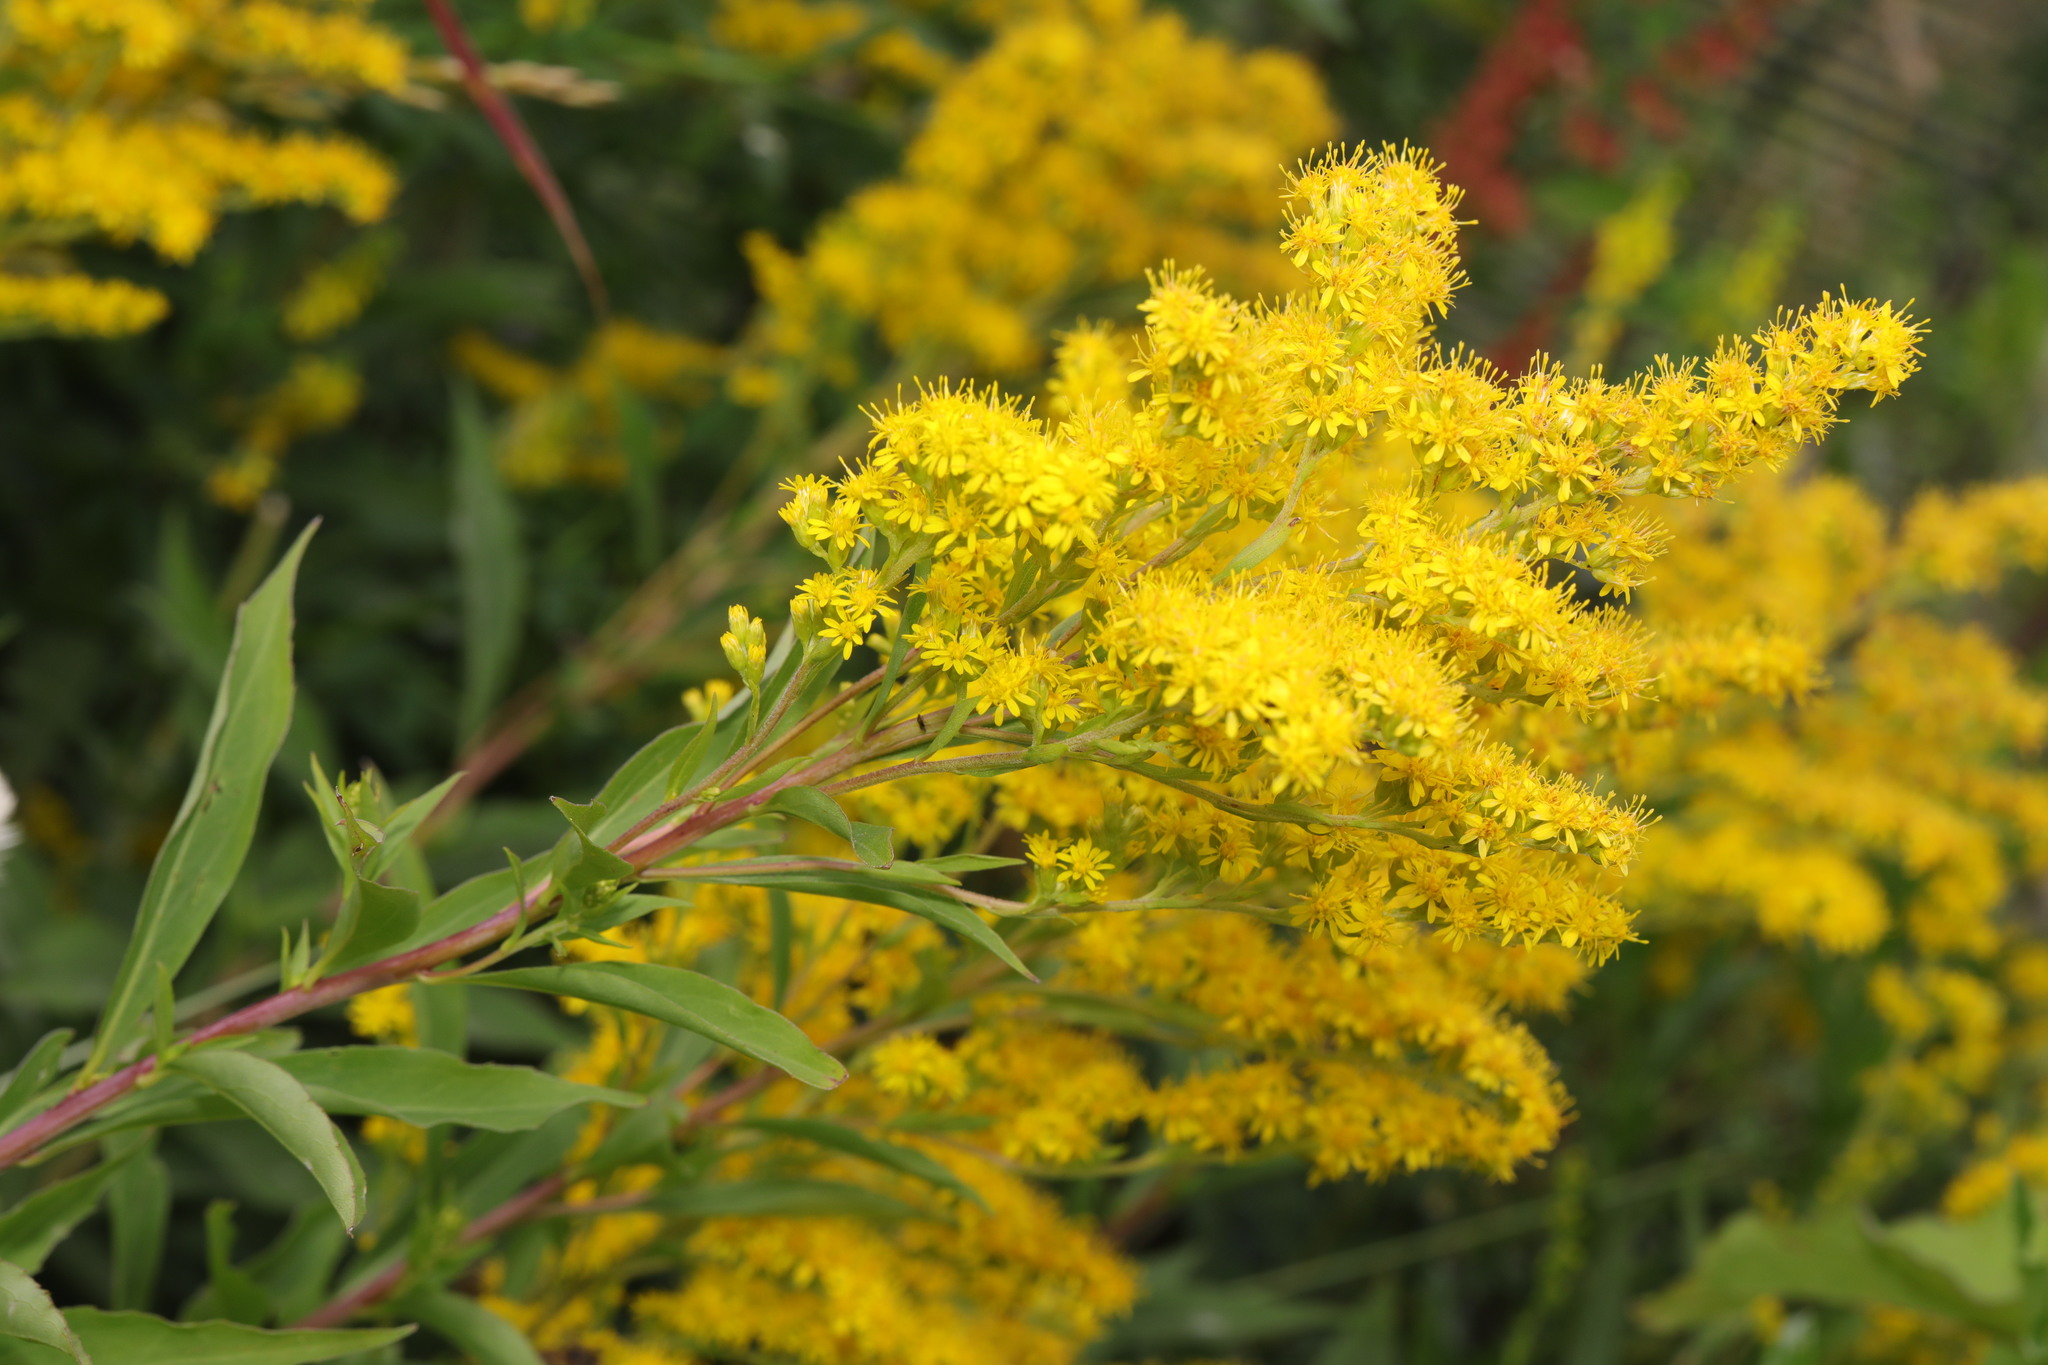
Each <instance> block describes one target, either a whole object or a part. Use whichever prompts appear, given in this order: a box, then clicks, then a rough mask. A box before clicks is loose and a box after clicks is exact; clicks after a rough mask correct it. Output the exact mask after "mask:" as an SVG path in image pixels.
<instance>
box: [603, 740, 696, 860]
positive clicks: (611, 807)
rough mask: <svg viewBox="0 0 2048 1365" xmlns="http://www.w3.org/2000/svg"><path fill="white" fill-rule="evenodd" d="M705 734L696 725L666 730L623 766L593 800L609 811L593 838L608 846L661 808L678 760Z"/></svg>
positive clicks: (642, 747)
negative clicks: (672, 769)
mask: <svg viewBox="0 0 2048 1365" xmlns="http://www.w3.org/2000/svg"><path fill="white" fill-rule="evenodd" d="M703 730H704V727H703V726H701V725H696V724H691V725H677V726H674V727H672V728H670V729H667V730H663V731H662V732H661V733H660V734H658V735H656V736H655V737H654V738H653V739H650V740H648V741H647V743H645V744H643V745H641V746H640V748H639V750H638V751H637V752H635V753H634V755H633V756H632V757H631V758H629V759H627V760H626V761H625V762H624V763H622V764H620V765H619V770H618V771H617V772H615V773H613V774H612V775H611V777H610V779H609V780H608V781H606V783H605V784H604V787H603V789H602V790H601V791H599V792H598V794H597V795H596V797H594V798H593V799H592V802H593V804H595V805H601V806H603V807H604V808H605V817H604V819H602V820H600V821H598V822H597V824H596V825H595V826H594V827H592V829H591V830H590V837H591V838H592V839H595V840H596V841H597V842H598V843H600V844H608V843H610V842H611V841H612V840H614V839H616V838H618V837H619V836H620V835H621V834H624V833H625V832H626V831H627V830H629V829H631V828H632V827H633V826H634V825H635V824H636V823H638V822H639V821H640V819H641V818H642V817H644V816H645V815H646V814H647V813H648V812H649V811H651V810H653V809H654V808H655V807H656V806H658V805H660V804H661V803H662V801H663V800H664V799H665V794H664V788H665V787H666V785H667V782H668V773H669V769H670V768H672V767H674V766H675V764H676V760H677V758H678V757H680V756H681V755H682V754H684V753H685V752H687V751H688V750H689V748H690V746H691V745H692V744H693V743H694V742H695V741H696V740H697V739H698V737H699V736H700V735H702V733H703Z"/></svg>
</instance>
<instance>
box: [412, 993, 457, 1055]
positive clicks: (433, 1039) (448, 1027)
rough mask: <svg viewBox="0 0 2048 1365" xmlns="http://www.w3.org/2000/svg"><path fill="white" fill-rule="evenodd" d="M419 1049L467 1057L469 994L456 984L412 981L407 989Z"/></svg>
mask: <svg viewBox="0 0 2048 1365" xmlns="http://www.w3.org/2000/svg"><path fill="white" fill-rule="evenodd" d="M406 993H407V994H408V995H409V996H410V997H411V999H412V1012H413V1017H414V1019H416V1020H417V1021H418V1022H419V1034H420V1046H421V1047H424V1048H432V1049H433V1050H435V1051H437V1052H445V1053H447V1054H449V1055H450V1056H452V1057H467V1056H468V1055H469V993H468V992H467V991H466V990H464V989H463V986H462V983H461V982H460V981H441V982H426V981H415V982H413V983H412V985H411V986H409V987H407V989H406Z"/></svg>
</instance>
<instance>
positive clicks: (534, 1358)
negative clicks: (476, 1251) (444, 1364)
mask: <svg viewBox="0 0 2048 1365" xmlns="http://www.w3.org/2000/svg"><path fill="white" fill-rule="evenodd" d="M398 1311H399V1312H401V1313H403V1314H405V1315H406V1316H407V1317H412V1318H418V1319H419V1321H420V1325H421V1326H423V1327H425V1328H426V1329H427V1330H428V1331H430V1332H433V1333H434V1334H435V1335H437V1336H440V1337H442V1338H444V1339H446V1340H447V1342H448V1344H449V1345H451V1346H454V1347H456V1348H457V1349H458V1350H460V1351H461V1352H462V1353H463V1354H464V1355H466V1356H468V1357H469V1358H470V1359H471V1360H474V1361H476V1362H477V1365H546V1362H545V1361H543V1360H542V1359H541V1356H540V1352H538V1351H536V1350H534V1349H533V1343H531V1342H529V1341H528V1340H527V1339H526V1335H525V1334H524V1333H523V1332H521V1331H520V1330H519V1329H518V1328H517V1327H514V1326H513V1325H512V1324H511V1323H509V1322H507V1321H506V1320H505V1319H503V1318H501V1317H499V1316H498V1315H497V1314H496V1313H493V1312H492V1311H491V1310H490V1309H488V1308H486V1307H484V1306H483V1305H482V1304H480V1303H478V1302H477V1301H476V1300H475V1299H466V1298H463V1297H462V1296H461V1295H460V1294H450V1293H449V1292H448V1291H446V1290H445V1289H423V1290H420V1291H418V1292H417V1293H413V1294H408V1295H407V1296H406V1297H405V1298H403V1299H401V1300H399V1302H398Z"/></svg>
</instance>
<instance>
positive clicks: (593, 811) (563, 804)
mask: <svg viewBox="0 0 2048 1365" xmlns="http://www.w3.org/2000/svg"><path fill="white" fill-rule="evenodd" d="M548 804H549V805H551V806H553V807H554V808H555V809H556V810H558V811H560V812H562V818H563V819H565V820H567V821H568V822H569V823H570V824H572V825H574V826H575V827H576V828H577V829H578V830H580V831H581V832H582V833H583V834H585V835H586V836H587V835H588V834H589V833H590V832H591V831H592V830H594V829H596V828H597V825H598V822H599V821H601V820H603V819H604V815H605V809H604V802H602V801H592V802H591V803H590V804H589V805H587V806H579V805H577V804H576V803H575V802H574V801H564V800H563V799H562V798H561V797H559V796H550V797H549V798H548Z"/></svg>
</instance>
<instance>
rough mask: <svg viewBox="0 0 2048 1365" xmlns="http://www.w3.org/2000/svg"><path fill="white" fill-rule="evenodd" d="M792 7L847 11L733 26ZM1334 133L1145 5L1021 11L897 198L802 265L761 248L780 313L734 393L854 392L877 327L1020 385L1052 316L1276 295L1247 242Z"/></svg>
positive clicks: (756, 255)
mask: <svg viewBox="0 0 2048 1365" xmlns="http://www.w3.org/2000/svg"><path fill="white" fill-rule="evenodd" d="M785 8H787V9H792V10H795V9H801V10H803V11H804V12H805V13H807V14H809V15H811V16H812V20H813V21H814V22H816V23H820V24H822V23H823V22H824V16H828V15H829V14H837V13H838V12H839V7H819V6H779V5H778V6H767V5H762V6H756V5H752V4H748V5H741V6H738V7H737V13H739V14H744V15H747V16H749V17H748V18H747V19H746V20H745V22H746V24H748V25H754V24H756V23H757V22H758V23H762V24H765V23H766V22H767V20H768V18H769V16H770V14H771V12H779V11H780V10H782V9H785ZM846 8H847V9H848V10H851V7H846ZM731 12H732V11H728V13H731ZM739 22H740V21H739V20H738V19H734V20H733V21H732V23H733V24H735V25H737V24H738V23H739ZM849 22H850V21H849ZM796 31H797V30H796V29H795V28H794V27H790V28H786V29H778V32H788V33H794V32H796ZM834 32H837V30H836V29H835V30H834ZM849 32H851V30H849ZM807 41H808V39H807ZM877 41H880V40H879V39H878V40H877ZM1333 126H1334V123H1333V119H1332V117H1331V115H1330V112H1329V110H1328V108H1327V107H1326V105H1325V104H1324V101H1323V99H1322V94H1321V88H1320V84H1319V82H1318V81H1317V80H1316V79H1315V77H1314V75H1313V73H1312V72H1311V71H1310V70H1309V68H1308V67H1307V66H1306V65H1304V64H1303V63H1302V62H1301V61H1300V60H1299V59H1298V58H1296V57H1293V56H1291V55H1287V54H1282V53H1279V52H1255V53H1250V54H1244V53H1239V52H1235V51H1233V50H1232V49H1231V48H1229V47H1228V46H1227V45H1225V44H1224V43H1221V42H1219V41H1216V40H1214V39H1206V38H1198V37H1195V36H1193V35H1192V34H1190V33H1189V32H1188V29H1187V25H1186V23H1185V22H1184V21H1183V20H1182V19H1181V18H1180V17H1179V16H1178V15H1175V14H1173V13H1170V12H1148V11H1146V10H1145V9H1143V8H1142V7H1141V5H1140V4H1139V3H1138V0H1086V2H1085V3H1075V4H1072V5H1057V4H1055V5H1045V6H1021V7H1019V10H1018V13H1017V14H1016V15H1015V16H1014V17H1012V18H1010V19H1008V21H1007V22H1004V23H1003V25H1002V26H1001V27H1000V28H998V29H997V30H996V33H995V36H994V39H993V41H992V43H991V44H990V46H989V47H988V49H987V50H986V51H984V52H983V53H981V54H980V55H979V56H977V57H975V58H974V59H973V60H972V61H971V62H969V63H967V64H966V65H965V66H963V67H961V68H959V69H957V70H955V71H953V72H952V73H951V74H950V75H949V76H948V77H947V78H946V79H945V81H944V83H943V85H942V86H941V87H940V88H939V90H938V91H937V94H936V96H935V98H934V100H933V103H932V106H931V109H930V112H929V114H928V115H927V116H926V120H925V125H924V129H923V131H922V132H920V133H919V134H918V136H917V137H916V138H915V139H914V140H913V142H912V143H911V145H910V147H909V149H908V151H907V152H906V153H905V156H904V166H903V171H902V173H901V174H900V175H899V176H898V177H897V178H895V179H892V180H887V181H883V182H881V183H879V184H876V185H873V186H870V187H868V188H867V189H864V190H862V191H860V192H859V193H858V194H856V195H854V197H853V198H852V200H850V201H849V202H848V203H847V205H846V206H845V208H843V209H842V210H840V211H839V212H837V213H835V214H833V215H832V216H830V217H829V218H827V219H826V220H825V222H824V223H823V224H822V225H821V226H820V227H819V228H818V229H817V231H816V232H815V234H814V235H813V237H812V239H811V241H810V242H809V243H808V245H807V246H806V248H805V250H804V253H803V254H802V255H801V256H800V257H798V256H791V255H789V254H788V253H787V252H785V251H783V250H782V249H781V248H779V247H778V246H776V245H775V244H774V243H773V242H772V241H770V240H769V239H767V238H766V237H759V236H757V237H755V238H753V239H752V240H751V241H750V243H749V245H748V255H749V258H750V260H751V262H752V264H753V267H754V274H755V282H756V286H757V288H758V289H759V290H760V293H761V295H762V297H763V299H764V301H765V303H766V305H767V306H766V309H765V311H764V313H763V314H762V315H761V316H760V317H759V318H758V319H757V321H756V323H755V325H754V328H753V331H752V335H751V337H750V339H749V343H748V346H747V351H748V358H747V362H746V363H745V364H743V365H742V366H741V367H740V368H739V370H738V371H737V372H736V373H735V375H734V392H735V393H736V394H738V395H739V396H741V397H742V398H744V399H747V400H749V401H755V402H767V401H769V400H770V399H772V398H773V397H774V396H775V395H776V394H778V393H780V392H783V391H784V390H785V389H786V387H787V386H788V385H789V384H790V383H792V382H800V381H799V379H798V376H799V374H806V375H819V376H822V377H823V378H824V379H825V380H826V381H828V382H831V383H835V384H847V383H849V382H851V381H852V379H853V368H852V360H851V357H852V354H853V351H852V347H853V344H854V341H855V337H856V334H857V329H858V328H861V327H866V326H870V325H871V326H872V327H873V328H874V329H875V330H876V331H878V332H879V333H880V335H881V338H882V340H883V341H884V343H886V344H887V345H888V347H889V348H890V349H891V350H893V351H896V352H898V353H914V354H915V355H916V356H918V357H920V358H934V357H938V356H954V357H958V358H959V359H961V360H964V361H965V362H966V363H967V364H968V365H969V366H971V367H972V368H974V369H977V370H983V371H1000V372H1015V371H1020V370H1024V369H1026V368H1028V367H1030V366H1032V365H1034V364H1036V363H1037V362H1038V361H1039V360H1040V358H1041V346H1042V340H1041V339H1042V337H1043V336H1044V334H1045V330H1046V328H1047V327H1048V326H1049V325H1051V324H1053V323H1055V322H1058V321H1063V320H1064V319H1060V318H1058V317H1056V316H1053V315H1052V314H1053V310H1055V309H1057V308H1059V307H1061V306H1064V305H1065V304H1066V303H1067V301H1068V300H1070V299H1072V298H1073V297H1075V296H1077V295H1078V294H1080V293H1082V292H1085V291H1086V290H1087V289H1089V288H1092V287H1099V286H1102V285H1107V284H1116V283H1121V282H1123V281H1126V280H1130V279H1134V278H1136V277H1137V276H1138V275H1139V273H1140V272H1141V271H1143V270H1144V269H1145V268H1146V267H1148V266H1150V265H1151V264H1153V263H1154V262H1155V261H1157V260H1159V259H1160V258H1161V257H1167V256H1180V257H1183V258H1186V259H1192V260H1202V261H1206V262H1207V263H1209V265H1210V266H1211V268H1212V269H1214V270H1216V271H1217V272H1218V273H1219V274H1221V275H1223V276H1224V277H1225V278H1227V279H1229V280H1231V281H1232V282H1234V283H1238V284H1241V285H1244V286H1246V287H1249V288H1252V289H1270V288H1275V287H1279V286H1280V285H1281V284H1282V283H1283V281H1282V278H1281V276H1280V274H1279V272H1278V271H1277V270H1276V268H1275V267H1276V265H1277V264H1278V263H1277V262H1274V261H1273V260H1272V257H1271V254H1270V251H1269V250H1268V249H1267V248H1266V247H1265V246H1264V245H1263V244H1262V243H1255V242H1253V241H1252V240H1249V239H1248V233H1249V232H1255V231H1257V230H1258V229H1261V228H1263V227H1264V226H1265V225H1266V224H1267V223H1269V222H1270V221H1271V220H1272V204H1273V190H1274V188H1275V184H1276V176H1275V171H1274V167H1275V166H1277V165H1279V164H1280V163H1281V162H1282V161H1283V160H1284V159H1285V158H1287V157H1288V156H1289V155H1291V154H1293V153H1294V152H1295V151H1296V149H1298V148H1301V147H1304V146H1310V145H1313V144H1314V143H1316V142H1319V141H1321V140H1322V139H1323V138H1325V137H1327V136H1329V134H1330V132H1331V130H1332V128H1333Z"/></svg>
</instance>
